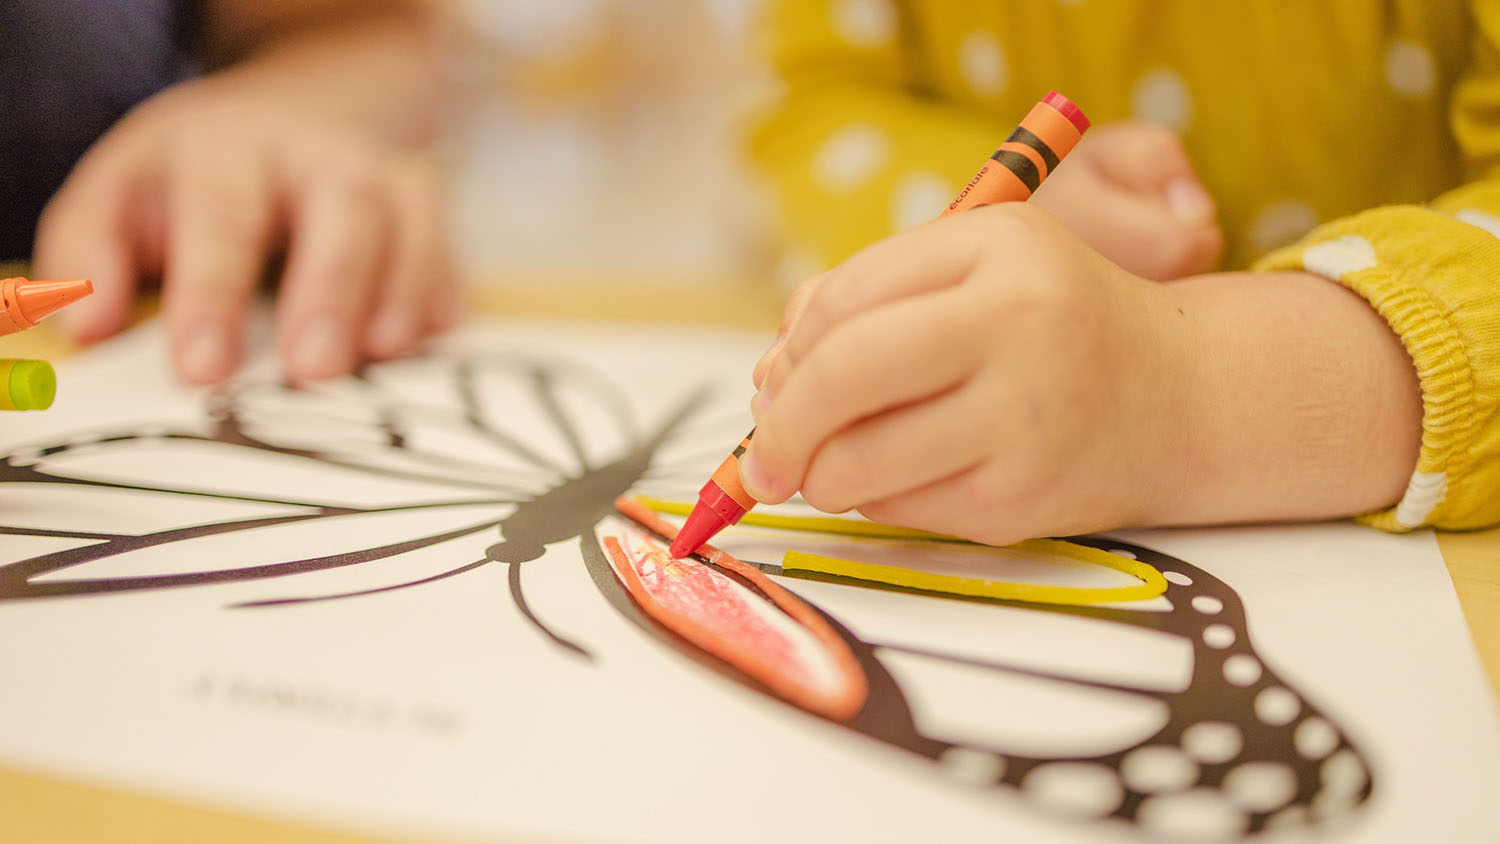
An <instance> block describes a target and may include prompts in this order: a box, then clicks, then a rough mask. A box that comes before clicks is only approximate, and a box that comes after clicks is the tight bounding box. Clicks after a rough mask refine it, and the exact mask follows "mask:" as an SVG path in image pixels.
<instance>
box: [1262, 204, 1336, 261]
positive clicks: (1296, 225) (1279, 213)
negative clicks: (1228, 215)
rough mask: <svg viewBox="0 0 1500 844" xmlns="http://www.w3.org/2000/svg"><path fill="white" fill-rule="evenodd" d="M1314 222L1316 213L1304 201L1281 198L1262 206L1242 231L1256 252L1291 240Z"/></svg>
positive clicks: (1309, 227) (1316, 218)
mask: <svg viewBox="0 0 1500 844" xmlns="http://www.w3.org/2000/svg"><path fill="white" fill-rule="evenodd" d="M1317 224H1318V215H1317V213H1315V212H1314V211H1313V210H1312V208H1310V207H1308V205H1307V203H1305V202H1298V201H1297V200H1295V199H1283V200H1278V201H1276V202H1273V203H1271V204H1270V205H1267V206H1266V207H1265V208H1262V209H1261V212H1260V213H1259V214H1257V215H1255V219H1254V220H1252V221H1250V229H1249V231H1248V232H1247V233H1246V234H1247V236H1248V237H1249V240H1250V247H1251V248H1252V249H1254V250H1255V251H1256V253H1258V254H1260V253H1265V252H1270V251H1271V250H1272V249H1275V248H1276V247H1278V246H1285V245H1287V244H1288V243H1291V242H1292V241H1294V240H1296V239H1297V238H1299V237H1301V236H1303V235H1304V234H1307V233H1308V231H1309V230H1311V229H1312V227H1313V226H1316V225H1317Z"/></svg>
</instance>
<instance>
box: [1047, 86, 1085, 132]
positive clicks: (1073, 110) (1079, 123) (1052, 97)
mask: <svg viewBox="0 0 1500 844" xmlns="http://www.w3.org/2000/svg"><path fill="white" fill-rule="evenodd" d="M1042 102H1044V103H1046V104H1047V105H1049V106H1052V107H1053V108H1055V109H1057V110H1058V111H1059V112H1061V113H1062V116H1063V117H1066V118H1068V120H1070V121H1072V122H1073V125H1074V126H1075V127H1077V129H1078V134H1080V135H1082V134H1083V133H1084V132H1087V131H1088V130H1089V125H1090V124H1089V119H1088V118H1087V117H1085V116H1084V114H1083V109H1081V108H1079V107H1078V106H1077V105H1075V104H1074V103H1073V101H1072V100H1070V99H1068V98H1067V97H1064V96H1063V95H1062V94H1059V93H1057V92H1056V91H1048V92H1047V96H1045V97H1043V98H1042Z"/></svg>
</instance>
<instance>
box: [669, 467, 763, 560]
mask: <svg viewBox="0 0 1500 844" xmlns="http://www.w3.org/2000/svg"><path fill="white" fill-rule="evenodd" d="M746 509H747V508H745V507H743V506H741V505H740V503H739V502H738V501H735V500H734V497H733V496H731V495H730V494H729V493H727V492H725V491H724V490H723V489H722V488H721V487H720V486H719V485H718V484H716V483H714V482H713V481H712V480H710V481H709V482H708V483H706V484H704V485H703V489H702V490H700V491H699V492H698V503H697V504H694V505H693V512H692V513H691V514H689V515H688V517H687V521H686V522H683V523H682V530H680V531H678V532H677V538H676V539H674V540H672V545H671V547H670V548H669V549H668V550H669V551H670V553H671V554H672V557H673V559H678V558H681V557H686V556H687V555H689V554H691V553H693V552H694V551H697V550H698V549H699V548H702V547H703V543H705V542H707V541H709V540H710V539H713V537H714V534H716V533H718V532H719V531H721V530H723V529H724V528H727V527H729V526H730V525H732V524H736V523H738V522H739V520H740V518H741V517H742V516H744V515H745V511H746Z"/></svg>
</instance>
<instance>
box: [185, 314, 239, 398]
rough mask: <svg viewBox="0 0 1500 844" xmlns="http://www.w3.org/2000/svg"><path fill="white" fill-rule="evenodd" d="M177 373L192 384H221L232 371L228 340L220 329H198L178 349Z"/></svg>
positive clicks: (207, 326) (204, 326)
mask: <svg viewBox="0 0 1500 844" xmlns="http://www.w3.org/2000/svg"><path fill="white" fill-rule="evenodd" d="M178 349H179V351H178V353H177V371H178V373H180V374H181V375H182V378H183V380H185V381H188V382H189V383H193V384H211V383H214V382H215V381H222V380H223V379H224V378H225V377H227V376H228V375H229V373H230V370H231V369H233V367H234V362H233V361H232V360H231V359H230V357H229V337H228V333H227V332H226V331H225V330H224V329H223V327H221V326H218V325H201V326H198V327H197V328H195V329H193V330H192V333H190V334H188V336H187V338H186V339H185V340H184V341H183V342H182V344H181V345H180V346H179V347H178Z"/></svg>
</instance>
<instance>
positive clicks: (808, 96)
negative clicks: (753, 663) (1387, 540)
mask: <svg viewBox="0 0 1500 844" xmlns="http://www.w3.org/2000/svg"><path fill="white" fill-rule="evenodd" d="M768 23H769V27H768V29H767V36H768V40H769V47H770V50H771V53H772V56H773V58H774V63H775V67H776V68H777V71H778V73H779V74H780V76H781V78H782V81H783V82H784V85H785V88H784V91H783V96H781V97H780V98H779V102H778V105H777V106H776V107H775V108H774V110H772V111H771V112H770V113H769V114H767V115H766V116H765V118H764V119H763V120H762V121H761V123H760V124H759V126H758V127H757V129H756V131H755V133H754V135H753V137H752V141H751V152H752V156H753V158H754V159H755V161H756V162H757V163H758V164H759V165H760V166H761V167H762V168H763V169H764V171H765V172H766V174H767V175H768V176H769V179H770V180H771V182H772V183H773V184H774V186H775V188H776V191H777V193H778V195H779V198H780V200H781V208H782V212H783V213H782V219H783V221H784V223H785V225H786V231H787V239H788V241H789V242H790V243H792V244H793V247H792V248H793V249H794V250H795V251H794V252H793V253H792V254H793V255H800V256H801V260H800V261H798V262H797V263H798V264H799V265H800V266H805V267H808V268H810V269H817V268H818V266H819V265H829V264H832V263H835V262H837V261H839V260H842V259H843V258H845V257H847V256H848V255H850V254H851V253H853V252H854V251H856V250H857V249H859V248H861V247H863V246H865V245H867V244H869V243H871V242H873V241H875V240H878V239H879V238H881V237H884V236H886V235H888V234H890V233H892V232H894V231H897V230H900V229H903V228H906V227H908V226H911V225H915V224H917V223H920V222H923V221H926V220H928V219H931V218H933V217H935V216H937V214H938V213H939V212H940V211H941V210H942V209H943V207H944V206H945V205H946V203H947V202H948V201H949V200H950V199H951V198H952V196H953V195H954V194H955V193H956V192H957V190H958V189H959V188H960V187H961V186H962V185H963V184H964V183H965V182H966V181H967V180H968V178H969V177H970V176H971V175H972V174H973V171H974V169H975V168H976V167H977V166H978V164H979V162H980V161H982V160H983V158H984V156H986V155H988V153H989V152H990V151H992V150H993V148H994V147H995V146H996V145H997V143H998V142H999V141H1000V140H1003V138H1004V137H1005V135H1006V134H1008V133H1009V131H1010V130H1011V129H1012V128H1014V125H1015V122H1016V120H1017V119H1018V117H1019V116H1020V115H1022V114H1024V113H1025V112H1026V110H1027V109H1029V108H1030V107H1031V106H1032V105H1033V104H1034V103H1035V102H1036V101H1037V100H1038V99H1040V98H1041V96H1042V95H1044V94H1045V93H1046V92H1047V91H1048V90H1052V89H1056V90H1058V91H1061V92H1063V93H1065V94H1066V95H1068V96H1069V97H1070V98H1072V99H1073V100H1074V101H1075V102H1077V103H1078V104H1079V105H1080V106H1081V107H1082V108H1083V109H1084V111H1085V112H1086V113H1087V114H1088V115H1089V117H1090V118H1091V119H1092V120H1093V121H1094V122H1095V123H1096V124H1102V123H1107V122H1110V121H1114V120H1120V119H1124V118H1128V117H1137V118H1144V119H1147V120H1151V121H1154V122H1157V123H1160V124H1164V125H1166V126H1168V127H1171V128H1172V129H1174V130H1176V131H1177V132H1179V133H1180V134H1181V136H1182V139H1183V141H1184V143H1185V145H1186V146H1187V149H1188V152H1189V154H1190V155H1191V157H1192V160H1193V163H1194V165H1195V166H1196V167H1197V169H1198V173H1199V175H1200V177H1201V178H1202V179H1203V181H1204V183H1205V185H1206V186H1207V187H1208V189H1209V191H1210V192H1211V193H1212V194H1213V195H1214V197H1215V199H1216V200H1217V202H1218V205H1219V211H1220V222H1221V224H1222V225H1223V228H1224V233H1225V239H1226V255H1225V268H1226V269H1236V268H1247V267H1254V268H1256V269H1304V270H1307V271H1310V272H1313V273H1318V274H1320V275H1323V276H1326V277H1328V278H1329V279H1331V280H1333V281H1337V282H1340V283H1342V284H1344V285H1346V286H1348V287H1349V288H1351V289H1353V290H1355V291H1356V292H1358V293H1359V294H1361V295H1362V296H1364V297H1365V298H1366V299H1367V300H1368V301H1369V302H1370V303H1371V305H1373V306H1374V307H1375V308H1376V310H1378V311H1379V312H1380V314H1382V315H1383V316H1384V317H1385V318H1386V319H1387V320H1388V321H1389V322H1390V324H1391V326H1392V327H1393V328H1394V329H1395V331H1396V332H1397V334H1398V335H1399V336H1400V337H1401V340H1402V342H1403V343H1404V344H1405V346H1406V349H1407V351H1408V352H1409V353H1410V354H1411V356H1412V359H1413V361H1414V362H1415V364H1416V368H1417V370H1418V373H1419V376H1420V379H1421V385H1422V395H1423V404H1424V416H1425V418H1424V421H1423V437H1422V450H1421V455H1420V458H1419V461H1418V463H1417V467H1416V472H1415V473H1414V474H1413V476H1412V479H1411V484H1410V486H1409V487H1408V490H1407V492H1406V494H1405V496H1404V497H1403V498H1402V500H1401V501H1400V503H1399V504H1398V505H1397V506H1396V507H1394V508H1392V509H1390V510H1388V511H1384V512H1379V513H1372V514H1367V515H1366V516H1365V517H1364V520H1365V521H1367V522H1369V523H1371V524H1374V525H1376V526H1378V527H1381V528H1385V529H1388V530H1402V529H1408V528H1414V527H1419V526H1424V525H1435V526H1440V527H1448V528H1466V527H1478V526H1484V525H1488V524H1494V523H1496V522H1500V0H1480V1H1479V2H1462V0H1384V1H1383V2H1377V0H1319V2H1284V3H1269V2H1266V3H1223V2H1205V0H1011V1H1010V2H1004V3H1000V2H983V0H920V2H919V0H901V1H900V2H897V0H776V2H774V3H773V4H772V5H771V7H770V9H769V10H768Z"/></svg>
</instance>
